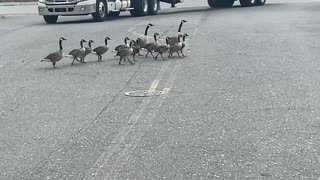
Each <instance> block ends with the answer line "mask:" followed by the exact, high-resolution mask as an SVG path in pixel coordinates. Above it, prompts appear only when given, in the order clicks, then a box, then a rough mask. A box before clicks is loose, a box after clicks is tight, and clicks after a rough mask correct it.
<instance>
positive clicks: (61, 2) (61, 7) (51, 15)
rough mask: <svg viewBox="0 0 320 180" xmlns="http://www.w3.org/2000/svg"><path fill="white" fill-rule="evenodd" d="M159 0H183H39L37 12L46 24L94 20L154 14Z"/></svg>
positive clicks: (249, 1)
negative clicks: (73, 19) (123, 14)
mask: <svg viewBox="0 0 320 180" xmlns="http://www.w3.org/2000/svg"><path fill="white" fill-rule="evenodd" d="M160 1H161V2H165V3H170V4H171V7H174V6H175V5H176V4H177V3H182V2H183V0H39V1H38V12H39V15H41V16H43V18H44V20H45V22H46V23H48V24H54V23H56V22H57V20H58V17H59V16H79V15H89V14H91V15H92V17H93V19H94V20H95V21H99V22H100V21H104V20H105V19H107V18H108V17H116V16H119V14H120V13H121V12H122V11H130V14H131V15H132V16H146V15H156V14H157V13H158V11H159V9H160ZM207 1H208V5H209V6H210V7H212V8H221V7H230V6H232V5H233V4H234V2H235V0H207ZM239 1H240V4H241V6H245V7H247V6H255V5H257V6H262V5H264V4H265V2H266V0H239Z"/></svg>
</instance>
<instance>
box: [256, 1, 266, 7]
mask: <svg viewBox="0 0 320 180" xmlns="http://www.w3.org/2000/svg"><path fill="white" fill-rule="evenodd" d="M265 3H266V0H256V6H263V5H264V4H265Z"/></svg>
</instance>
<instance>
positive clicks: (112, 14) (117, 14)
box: [108, 11, 120, 17]
mask: <svg viewBox="0 0 320 180" xmlns="http://www.w3.org/2000/svg"><path fill="white" fill-rule="evenodd" d="M119 15H120V11H114V12H112V11H111V12H109V14H108V16H109V17H118V16H119Z"/></svg>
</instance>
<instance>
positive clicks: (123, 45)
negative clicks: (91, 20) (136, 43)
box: [112, 37, 130, 52]
mask: <svg viewBox="0 0 320 180" xmlns="http://www.w3.org/2000/svg"><path fill="white" fill-rule="evenodd" d="M128 40H130V39H129V38H128V37H125V38H124V44H121V45H118V46H117V47H115V48H114V50H112V52H115V51H119V50H120V49H122V48H125V47H129V44H128Z"/></svg>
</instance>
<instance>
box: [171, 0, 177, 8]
mask: <svg viewBox="0 0 320 180" xmlns="http://www.w3.org/2000/svg"><path fill="white" fill-rule="evenodd" d="M171 7H172V8H174V7H176V0H171Z"/></svg>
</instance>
